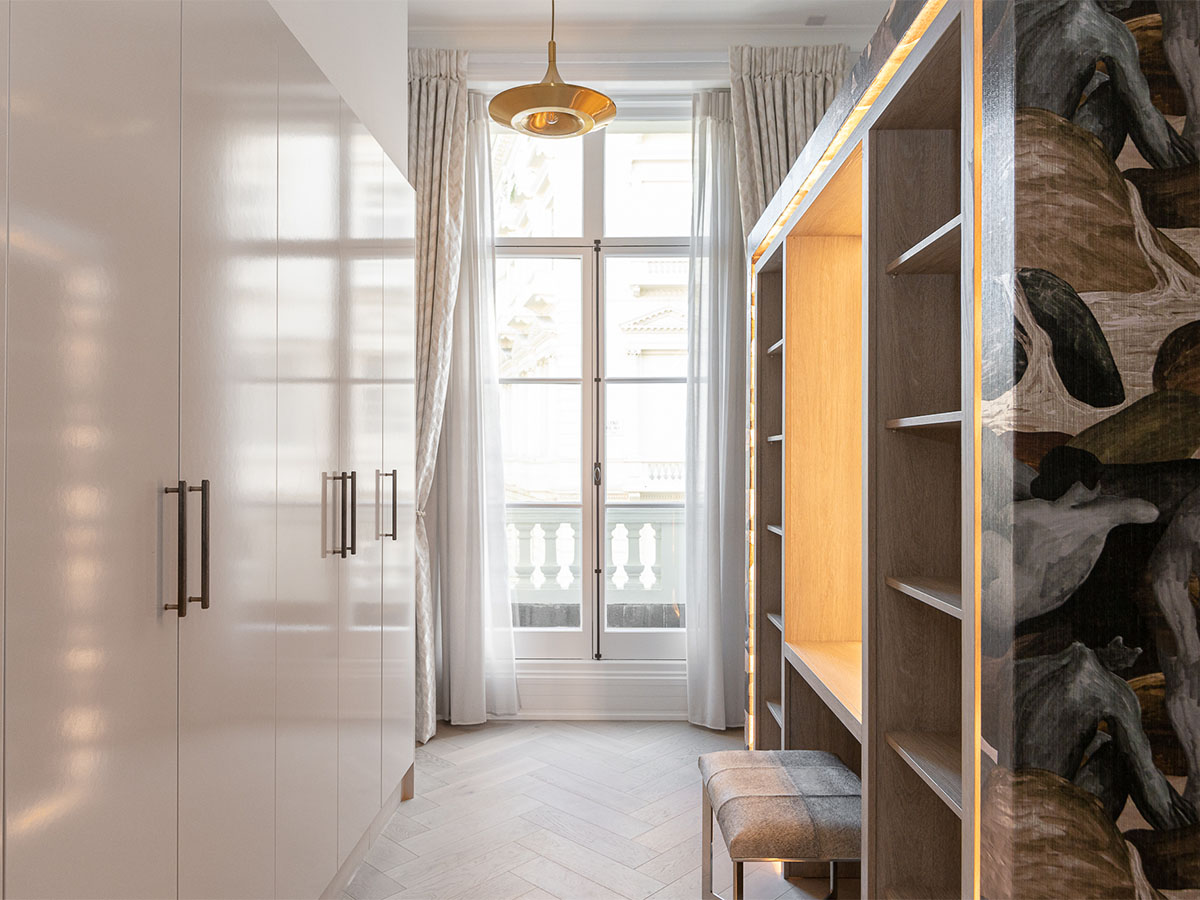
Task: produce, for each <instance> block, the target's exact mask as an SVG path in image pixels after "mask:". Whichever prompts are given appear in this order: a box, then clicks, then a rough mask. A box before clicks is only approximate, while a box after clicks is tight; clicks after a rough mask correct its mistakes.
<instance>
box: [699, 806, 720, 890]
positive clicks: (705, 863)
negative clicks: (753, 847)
mask: <svg viewBox="0 0 1200 900" xmlns="http://www.w3.org/2000/svg"><path fill="white" fill-rule="evenodd" d="M700 795H701V796H702V797H703V799H702V800H701V805H700V819H701V823H700V896H701V897H703V898H704V900H719V898H717V895H716V894H714V893H713V889H712V887H713V885H712V863H713V859H712V839H713V815H712V803H711V802H709V799H708V788H707V787H706V786H704V785H701V786H700Z"/></svg>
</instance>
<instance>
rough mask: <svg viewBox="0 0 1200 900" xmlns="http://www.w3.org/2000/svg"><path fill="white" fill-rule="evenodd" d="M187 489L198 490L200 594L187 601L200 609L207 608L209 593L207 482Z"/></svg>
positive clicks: (204, 481)
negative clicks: (197, 604) (196, 604)
mask: <svg viewBox="0 0 1200 900" xmlns="http://www.w3.org/2000/svg"><path fill="white" fill-rule="evenodd" d="M188 490H189V491H199V492H200V596H199V597H188V603H199V604H200V608H201V609H208V601H209V593H208V569H209V566H208V545H209V519H208V496H209V482H208V479H207V478H205V479H204V480H203V481H201V482H200V487H189V488H188Z"/></svg>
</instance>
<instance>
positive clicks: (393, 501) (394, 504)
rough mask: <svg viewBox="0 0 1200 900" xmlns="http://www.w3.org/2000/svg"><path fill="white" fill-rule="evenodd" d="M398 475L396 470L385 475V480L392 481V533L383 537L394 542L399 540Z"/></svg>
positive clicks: (387, 533)
mask: <svg viewBox="0 0 1200 900" xmlns="http://www.w3.org/2000/svg"><path fill="white" fill-rule="evenodd" d="M396 474H397V470H396V469H392V471H390V472H384V473H383V477H384V478H390V479H392V530H391V531H390V532H384V535H383V536H384V537H385V538H391V539H392V540H393V541H394V540H397V538H396V495H397V489H396Z"/></svg>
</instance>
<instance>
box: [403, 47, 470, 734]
mask: <svg viewBox="0 0 1200 900" xmlns="http://www.w3.org/2000/svg"><path fill="white" fill-rule="evenodd" d="M408 114H409V125H408V128H409V130H408V165H409V174H410V177H411V180H412V183H413V187H414V188H415V190H416V195H417V272H416V290H417V372H416V379H417V524H416V544H417V560H416V562H417V609H416V632H417V633H416V643H417V657H416V668H417V679H416V684H417V688H416V689H417V704H416V733H417V740H418V741H421V742H424V741H427V740H429V738H430V737H432V736H433V734H434V731H435V730H436V729H437V697H436V692H437V680H436V659H435V658H436V654H437V650H436V646H435V630H436V623H435V613H436V609H435V605H434V594H433V571H432V566H431V560H430V549H429V534H428V532H427V530H426V527H425V506H426V503H427V502H428V501H429V494H430V491H431V490H432V488H433V475H434V470H435V467H436V465H437V453H438V443H439V439H440V436H441V431H442V415H443V411H444V408H445V401H446V386H447V383H448V381H449V376H450V346H451V339H452V336H453V323H454V305H455V301H456V299H457V296H458V279H459V265H460V256H461V251H462V228H463V178H464V165H465V155H466V130H467V54H466V52H465V51H454V50H425V49H418V50H411V51H410V52H409V58H408Z"/></svg>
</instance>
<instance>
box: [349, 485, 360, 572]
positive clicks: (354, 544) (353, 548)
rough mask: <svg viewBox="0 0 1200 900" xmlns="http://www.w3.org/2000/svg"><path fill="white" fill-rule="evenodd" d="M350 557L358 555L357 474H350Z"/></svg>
mask: <svg viewBox="0 0 1200 900" xmlns="http://www.w3.org/2000/svg"><path fill="white" fill-rule="evenodd" d="M350 555H351V556H357V555H358V472H357V471H354V472H351V473H350Z"/></svg>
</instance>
